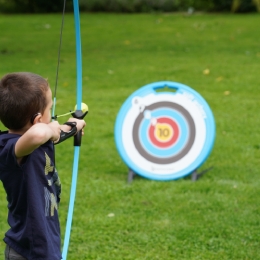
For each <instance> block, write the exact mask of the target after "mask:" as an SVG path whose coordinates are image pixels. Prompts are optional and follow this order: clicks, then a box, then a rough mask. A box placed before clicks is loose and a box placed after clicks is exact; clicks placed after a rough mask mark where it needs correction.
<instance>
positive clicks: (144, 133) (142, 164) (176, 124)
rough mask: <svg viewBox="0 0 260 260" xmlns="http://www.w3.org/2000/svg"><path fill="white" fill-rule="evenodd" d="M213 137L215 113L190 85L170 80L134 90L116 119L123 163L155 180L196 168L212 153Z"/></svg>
mask: <svg viewBox="0 0 260 260" xmlns="http://www.w3.org/2000/svg"><path fill="white" fill-rule="evenodd" d="M166 87H167V89H165V88H166ZM214 139H215V122H214V117H213V114H212V112H211V110H210V108H209V106H208V104H207V103H206V101H205V100H204V99H203V98H202V97H201V95H200V94H198V93H197V92H196V91H194V90H193V89H191V88H190V87H188V86H185V85H183V84H180V83H176V82H170V81H161V82H156V83H152V84H149V85H146V86H144V87H142V88H140V89H139V90H137V91H135V92H134V93H133V94H132V95H131V96H130V97H129V98H128V99H127V100H126V101H125V103H124V104H123V105H122V107H121V109H120V111H119V113H118V116H117V119H116V124H115V142H116V146H117V149H118V152H119V154H120V156H121V157H122V159H123V160H124V162H125V163H126V164H127V166H128V167H129V168H130V169H132V170H133V171H134V172H135V173H137V174H139V175H142V176H143V177H146V178H149V179H154V180H173V179H178V178H181V177H184V176H186V175H188V174H190V173H192V172H193V171H194V170H195V169H197V168H198V167H199V166H200V165H201V164H202V163H203V162H204V161H205V160H206V158H207V157H208V155H209V153H210V151H211V150H212V147H213V144H214Z"/></svg>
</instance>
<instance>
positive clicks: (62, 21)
mask: <svg viewBox="0 0 260 260" xmlns="http://www.w3.org/2000/svg"><path fill="white" fill-rule="evenodd" d="M65 8H66V0H64V1H63V10H62V19H61V28H60V42H59V48H58V62H57V69H56V80H55V87H54V96H53V105H52V118H55V108H56V97H57V88H58V78H59V69H60V54H61V45H62V34H63V27H64V17H65Z"/></svg>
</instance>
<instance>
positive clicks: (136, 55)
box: [0, 13, 260, 260]
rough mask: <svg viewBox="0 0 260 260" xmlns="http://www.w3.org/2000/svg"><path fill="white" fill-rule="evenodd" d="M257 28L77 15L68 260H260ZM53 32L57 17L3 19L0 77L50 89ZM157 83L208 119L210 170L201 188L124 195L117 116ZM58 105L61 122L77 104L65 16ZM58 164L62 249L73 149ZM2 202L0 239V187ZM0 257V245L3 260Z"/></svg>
mask: <svg viewBox="0 0 260 260" xmlns="http://www.w3.org/2000/svg"><path fill="white" fill-rule="evenodd" d="M259 22H260V16H259V14H250V15H228V14H224V15H222V14H195V15H192V16H187V15H185V14H129V15H128V14H87V13H82V14H81V36H82V59H83V101H84V102H85V103H87V104H88V106H89V114H88V115H87V117H86V121H87V127H86V129H85V136H84V139H83V142H82V147H81V155H80V164H79V175H78V185H77V194H76V202H75V210H74V217H73V226H72V231H71V238H70V246H69V252H68V259H70V260H78V259H80V260H88V259H93V260H94V259H95V260H123V259H124V260H125V259H130V260H145V259H146V260H154V259H160V260H161V259H176V260H195V259H202V260H209V259H210V260H211V259H214V260H219V259H222V260H238V259H241V260H242V259H243V260H246V259H247V260H255V259H260V256H259V255H260V245H259V244H260V209H259V194H260V169H259V165H260V133H259V125H260V116H259V114H260V102H259V99H260V94H259V90H260V30H259ZM60 25H61V15H52V14H50V15H0V32H1V33H0V77H2V76H3V75H4V74H6V73H8V72H13V71H31V72H34V73H38V74H40V75H42V76H43V77H46V78H48V80H49V82H50V85H51V87H52V89H53V88H54V84H55V77H56V67H57V57H58V45H59V37H60V36H59V33H60ZM161 80H169V81H174V82H180V83H183V84H186V85H188V86H190V87H191V88H193V89H194V90H196V91H197V92H199V93H200V94H201V95H202V96H203V97H204V98H205V100H206V101H207V102H208V104H209V106H210V107H211V109H212V112H213V114H214V117H215V122H216V140H215V144H214V147H213V150H212V153H211V154H210V155H209V157H208V159H207V160H206V161H205V163H204V164H203V165H202V166H201V168H200V169H199V170H204V169H207V168H209V167H211V166H213V169H212V170H211V171H209V172H208V173H206V174H205V175H204V176H203V177H202V178H201V179H199V180H198V181H197V182H192V181H191V180H190V178H183V179H179V180H176V181H167V182H161V181H152V180H148V179H145V178H142V177H137V178H136V179H135V180H134V181H133V183H132V184H131V185H129V184H128V183H127V173H128V169H127V166H126V165H125V164H124V163H123V161H122V160H121V158H120V156H119V154H118V152H117V149H116V146H115V141H114V125H115V120H116V116H117V113H118V112H119V109H120V107H121V105H122V104H123V103H124V101H125V100H126V98H127V97H128V96H129V95H130V94H132V93H133V92H134V91H135V90H137V89H138V88H140V87H142V86H144V85H146V84H149V83H152V82H157V81H161ZM57 100H58V101H57V108H56V113H57V114H63V113H66V112H69V111H70V110H72V109H73V108H74V106H75V103H76V67H75V32H74V21H73V15H72V14H66V15H65V25H64V31H63V42H62V49H61V63H60V71H59V78H58V90H57ZM18 113H19V111H18ZM64 121H66V118H61V119H60V122H64ZM1 129H2V130H3V129H4V127H3V126H2V125H1ZM56 161H57V162H56V164H57V168H58V171H59V174H60V177H61V180H62V188H63V190H62V201H61V204H60V208H59V213H60V221H61V230H62V238H63V236H64V232H65V223H66V214H67V209H68V200H69V193H70V183H71V171H72V161H73V144H72V140H68V141H66V142H64V143H62V144H60V145H59V146H57V147H56ZM0 198H1V199H0V237H3V236H4V233H5V231H6V230H7V228H8V225H7V223H6V219H7V208H6V204H7V203H6V200H5V193H4V190H3V188H2V187H1V188H0ZM4 247H5V244H4V242H2V241H0V258H1V259H2V258H3V251H4Z"/></svg>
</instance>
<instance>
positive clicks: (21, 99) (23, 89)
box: [0, 72, 49, 130]
mask: <svg viewBox="0 0 260 260" xmlns="http://www.w3.org/2000/svg"><path fill="white" fill-rule="evenodd" d="M48 89H49V84H48V82H47V80H46V79H44V78H43V77H41V76H39V75H37V74H33V73H30V72H17V73H10V74H7V75H5V76H4V77H3V78H2V79H1V80H0V120H1V121H2V123H3V124H4V126H5V127H7V128H8V129H13V130H19V129H22V128H23V127H24V126H25V125H26V124H27V123H28V121H30V120H31V118H32V116H33V115H35V114H36V113H38V112H40V113H43V112H44V110H45V108H46V106H47V101H46V95H45V93H46V92H47V90H48Z"/></svg>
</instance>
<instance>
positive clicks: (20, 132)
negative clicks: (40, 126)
mask: <svg viewBox="0 0 260 260" xmlns="http://www.w3.org/2000/svg"><path fill="white" fill-rule="evenodd" d="M30 127H32V125H31V124H30V123H28V124H27V125H26V126H24V127H23V128H21V129H18V130H13V129H9V130H8V133H9V134H17V135H23V134H24V133H25V132H26V131H27V130H28V129H29V128H30Z"/></svg>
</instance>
